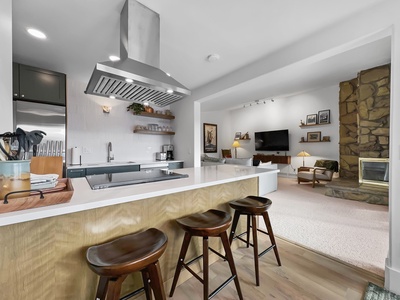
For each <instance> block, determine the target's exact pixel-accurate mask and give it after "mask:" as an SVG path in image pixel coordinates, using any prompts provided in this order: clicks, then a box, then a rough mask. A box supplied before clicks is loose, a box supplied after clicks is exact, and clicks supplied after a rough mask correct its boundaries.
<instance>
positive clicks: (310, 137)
mask: <svg viewBox="0 0 400 300" xmlns="http://www.w3.org/2000/svg"><path fill="white" fill-rule="evenodd" d="M320 141H321V131H313V132H307V142H320Z"/></svg>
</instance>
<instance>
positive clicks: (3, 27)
mask: <svg viewBox="0 0 400 300" xmlns="http://www.w3.org/2000/svg"><path fill="white" fill-rule="evenodd" d="M11 4H12V0H3V1H1V3H0V37H1V47H0V78H1V80H0V133H4V132H14V131H15V128H13V117H12V17H11V16H12V14H11V11H12V10H11V9H12V5H11Z"/></svg>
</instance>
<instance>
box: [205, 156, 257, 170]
mask: <svg viewBox="0 0 400 300" xmlns="http://www.w3.org/2000/svg"><path fill="white" fill-rule="evenodd" d="M222 164H230V165H242V166H248V167H251V166H253V158H218V157H211V156H208V155H207V154H204V155H203V156H202V157H201V166H202V167H203V166H214V165H222Z"/></svg>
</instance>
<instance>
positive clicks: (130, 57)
mask: <svg viewBox="0 0 400 300" xmlns="http://www.w3.org/2000/svg"><path fill="white" fill-rule="evenodd" d="M120 22H121V23H120V60H119V61H116V62H113V61H105V62H99V63H97V64H96V66H95V68H94V71H93V74H92V76H91V78H90V81H89V83H88V85H87V87H86V91H85V93H87V94H93V95H98V96H103V97H110V96H114V97H115V98H116V99H121V100H128V101H132V102H137V103H145V102H150V103H153V104H155V105H157V106H166V105H169V104H171V103H173V102H175V101H178V100H180V99H182V98H183V97H184V96H187V95H190V94H191V92H190V90H188V89H187V88H186V87H185V86H183V85H182V84H180V83H179V82H177V81H176V80H175V79H173V78H172V77H170V76H168V75H167V74H166V73H165V72H163V71H162V70H160V69H159V65H160V16H159V15H158V14H157V13H155V12H154V11H152V10H150V9H149V8H147V7H146V6H144V5H143V4H141V3H139V2H137V1H136V0H127V1H126V2H125V5H124V7H123V9H122V11H121V20H120ZM127 80H128V81H130V80H133V82H127Z"/></svg>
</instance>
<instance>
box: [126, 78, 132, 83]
mask: <svg viewBox="0 0 400 300" xmlns="http://www.w3.org/2000/svg"><path fill="white" fill-rule="evenodd" d="M125 81H126V82H129V83H132V82H133V79H130V78H125Z"/></svg>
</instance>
